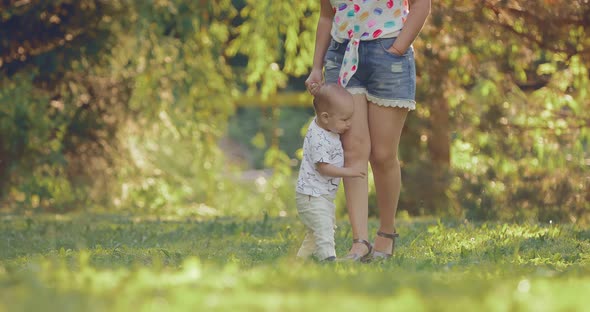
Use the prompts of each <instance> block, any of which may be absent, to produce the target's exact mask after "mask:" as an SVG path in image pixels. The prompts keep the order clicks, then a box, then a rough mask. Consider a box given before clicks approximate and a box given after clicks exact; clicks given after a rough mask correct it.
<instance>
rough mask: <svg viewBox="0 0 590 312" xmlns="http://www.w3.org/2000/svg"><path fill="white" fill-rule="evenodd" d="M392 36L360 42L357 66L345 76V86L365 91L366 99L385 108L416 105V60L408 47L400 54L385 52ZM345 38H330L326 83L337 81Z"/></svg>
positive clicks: (352, 91)
mask: <svg viewBox="0 0 590 312" xmlns="http://www.w3.org/2000/svg"><path fill="white" fill-rule="evenodd" d="M395 39H396V38H379V39H375V40H368V41H361V42H360V44H359V66H358V70H357V71H356V73H355V74H354V75H353V76H352V77H350V78H349V81H348V84H347V85H346V89H347V90H348V91H349V92H350V93H352V94H365V96H366V97H367V100H368V101H370V102H373V103H375V104H378V105H381V106H387V107H403V108H407V109H410V110H413V109H415V108H416V62H415V59H414V49H413V47H410V48H409V49H408V50H407V51H406V53H405V54H404V55H402V56H399V55H396V54H393V53H391V52H389V51H387V50H388V49H389V48H390V47H391V46H392V45H393V43H394V42H395ZM347 44H348V40H346V41H344V42H342V43H340V42H337V41H336V40H334V39H332V41H331V42H330V46H329V47H328V51H327V52H326V57H325V59H324V79H325V81H326V83H337V82H338V75H339V74H340V67H341V65H342V60H343V58H344V52H345V51H346V45H347Z"/></svg>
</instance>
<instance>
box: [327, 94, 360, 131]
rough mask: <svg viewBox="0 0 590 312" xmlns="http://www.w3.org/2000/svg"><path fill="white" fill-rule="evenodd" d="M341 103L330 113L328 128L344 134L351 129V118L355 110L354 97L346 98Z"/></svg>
mask: <svg viewBox="0 0 590 312" xmlns="http://www.w3.org/2000/svg"><path fill="white" fill-rule="evenodd" d="M344 101H345V102H341V103H340V104H339V105H335V106H336V107H334V109H333V110H332V112H331V113H330V114H329V115H328V123H327V125H326V128H327V129H328V130H330V131H331V132H334V133H338V134H343V133H344V132H346V131H347V130H348V129H350V124H351V118H352V114H353V112H354V105H353V102H352V98H350V99H344Z"/></svg>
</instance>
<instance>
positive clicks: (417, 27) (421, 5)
mask: <svg viewBox="0 0 590 312" xmlns="http://www.w3.org/2000/svg"><path fill="white" fill-rule="evenodd" d="M429 14H430V0H413V1H410V14H408V19H407V20H406V22H405V23H404V28H403V29H402V31H401V33H400V34H399V36H398V37H397V39H396V40H395V42H394V43H393V45H392V46H391V48H389V50H390V52H392V53H395V54H404V53H406V50H407V49H408V48H409V47H410V45H411V44H412V42H414V40H415V39H416V37H418V34H419V33H420V31H421V30H422V27H424V23H425V22H426V18H427V17H428V15H429Z"/></svg>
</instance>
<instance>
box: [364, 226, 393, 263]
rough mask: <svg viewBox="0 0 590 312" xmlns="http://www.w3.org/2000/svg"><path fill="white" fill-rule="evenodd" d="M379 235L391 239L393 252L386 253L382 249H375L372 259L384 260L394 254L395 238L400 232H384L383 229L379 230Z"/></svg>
mask: <svg viewBox="0 0 590 312" xmlns="http://www.w3.org/2000/svg"><path fill="white" fill-rule="evenodd" d="M377 235H378V236H381V237H385V238H389V239H391V253H390V254H389V253H385V252H382V251H377V250H373V254H372V257H371V259H372V260H384V259H389V258H391V257H392V256H393V251H394V250H395V239H396V238H398V237H399V234H397V233H396V232H393V234H388V233H384V232H381V231H378V232H377Z"/></svg>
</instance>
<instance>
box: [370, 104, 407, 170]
mask: <svg viewBox="0 0 590 312" xmlns="http://www.w3.org/2000/svg"><path fill="white" fill-rule="evenodd" d="M407 115H408V109H406V108H399V107H384V106H380V105H377V104H375V103H371V102H369V109H368V120H369V122H368V123H369V133H370V136H371V161H388V160H394V159H396V158H397V149H398V146H399V141H400V137H401V133H402V129H403V127H404V123H405V121H406V116H407Z"/></svg>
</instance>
